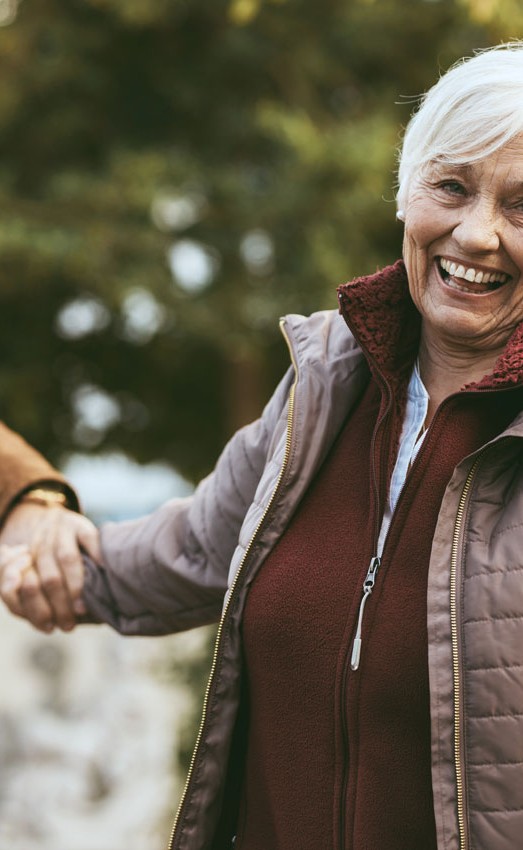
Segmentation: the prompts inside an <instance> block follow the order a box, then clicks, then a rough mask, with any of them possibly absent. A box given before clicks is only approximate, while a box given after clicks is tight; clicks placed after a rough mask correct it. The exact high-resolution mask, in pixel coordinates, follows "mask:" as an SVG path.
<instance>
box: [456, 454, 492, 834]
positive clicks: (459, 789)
mask: <svg viewBox="0 0 523 850" xmlns="http://www.w3.org/2000/svg"><path fill="white" fill-rule="evenodd" d="M485 451H486V449H483V451H482V452H480V454H479V455H478V456H477V457H476V460H475V461H474V463H473V464H472V466H471V468H470V470H469V473H468V475H467V478H466V479H465V484H464V485H463V490H462V493H461V497H460V500H459V503H458V510H457V513H456V520H455V523H454V532H453V535H452V548H451V555H450V628H451V643H452V678H453V685H454V764H455V775H456V801H457V812H458V832H459V850H468V846H469V843H468V831H467V822H468V817H467V803H466V795H465V765H464V753H463V698H462V687H463V675H462V653H461V651H460V631H461V617H460V609H459V606H458V593H459V584H460V582H459V579H460V578H461V576H460V575H458V572H460V567H461V562H460V560H459V557H458V556H459V553H460V550H461V546H460V543H461V540H462V529H463V524H464V520H465V515H466V509H467V505H468V500H469V496H470V491H471V489H472V484H473V482H474V478H475V476H476V472H477V470H478V466H479V463H480V461H481V458H482V457H483V454H484V453H485Z"/></svg>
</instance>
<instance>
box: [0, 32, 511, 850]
mask: <svg viewBox="0 0 523 850" xmlns="http://www.w3.org/2000/svg"><path fill="white" fill-rule="evenodd" d="M399 177H400V189H399V193H398V200H399V203H400V205H401V209H400V210H398V218H399V220H400V221H403V222H404V224H405V233H404V258H403V260H398V261H397V262H396V263H395V264H394V265H393V266H390V267H388V268H385V269H383V270H381V271H379V272H377V273H375V274H373V275H371V276H365V277H360V278H357V279H356V280H353V281H351V282H350V283H347V284H345V285H343V286H340V287H339V289H338V297H339V312H338V311H334V310H331V311H324V312H320V313H315V314H313V315H312V316H310V317H308V318H304V317H300V316H296V315H290V316H287V317H286V318H284V319H283V320H282V322H281V327H282V331H283V334H284V336H285V339H286V341H287V343H288V345H289V350H290V355H291V361H292V366H291V368H289V371H288V373H287V374H286V375H285V376H284V378H283V380H282V382H281V383H280V385H279V387H278V388H277V390H276V392H275V393H274V395H273V397H272V399H271V400H270V401H269V403H268V404H267V407H266V408H265V410H264V412H263V414H262V416H261V418H260V420H259V421H257V422H255V423H253V424H252V425H249V426H247V427H246V428H244V429H242V430H241V431H239V432H238V433H237V434H236V435H235V436H234V437H233V438H232V440H231V441H230V442H229V444H228V445H227V446H226V448H225V449H224V452H223V454H222V455H221V457H220V459H219V461H218V463H217V466H216V469H215V470H214V472H213V473H212V474H211V475H210V476H209V477H208V478H206V479H205V480H204V481H202V482H201V484H200V485H199V487H198V488H197V490H196V492H195V493H194V495H191V496H190V497H188V498H186V499H173V500H171V501H169V502H167V503H166V504H165V505H164V506H163V507H162V508H160V509H159V510H158V511H156V512H154V513H153V514H151V515H150V516H148V517H144V518H141V519H138V520H133V521H130V522H125V523H114V524H110V525H106V526H104V527H102V529H101V535H100V537H101V549H102V552H103V556H102V557H101V559H100V561H101V562H98V563H96V562H95V561H94V560H86V563H85V579H84V585H83V602H84V604H85V606H86V609H87V611H88V614H87V616H86V617H84V618H83V619H86V620H91V621H92V620H96V621H105V622H108V623H110V624H111V625H112V626H113V627H114V628H116V629H118V630H119V631H121V632H124V633H127V634H151V633H154V634H163V633H166V632H173V631H179V630H183V629H188V628H192V627H193V626H196V625H201V624H204V623H207V622H211V621H213V620H220V626H219V628H218V633H217V634H218V637H217V643H216V648H215V655H214V660H213V664H212V668H211V674H210V679H209V685H208V689H207V693H206V697H205V702H204V709H203V715H202V722H201V727H200V731H199V734H198V738H197V743H196V747H195V752H194V756H193V759H192V761H191V768H190V773H189V776H188V779H187V783H186V786H185V790H184V793H183V795H182V800H181V803H180V806H179V809H178V814H177V816H176V819H175V823H174V827H173V831H172V836H171V842H170V847H171V850H231V848H232V847H234V848H235V850H268V848H270V850H276V848H288V850H294V848H299V850H319V849H320V848H321V850H349V848H351V850H364V848H372V850H377V848H380V850H385V848H386V850H472V848H474V850H514V848H516V847H519V846H521V831H522V824H523V688H522V686H521V670H522V668H523V649H522V647H523V593H522V592H521V576H522V573H523V533H522V528H523V526H522V517H523V280H522V275H523V238H522V237H523V42H522V43H514V44H510V45H506V46H501V47H499V48H497V49H495V50H492V51H486V52H483V53H480V54H478V55H476V56H475V57H473V58H472V59H470V60H467V61H464V62H462V63H460V64H459V65H458V66H457V67H456V68H454V69H452V70H451V71H450V72H449V73H448V74H447V75H445V76H444V77H442V78H441V80H440V81H439V82H438V83H437V84H436V85H435V87H434V88H433V89H432V90H431V91H430V92H429V93H428V94H427V96H426V97H425V98H424V99H423V100H422V102H421V105H420V109H419V111H418V112H417V114H416V115H415V117H414V118H413V120H412V123H411V124H410V125H409V127H408V128H407V132H406V135H405V143H404V149H403V155H402V158H401V164H400V169H399ZM340 314H341V315H340ZM31 557H32V556H31V553H30V552H29V551H23V552H20V550H15V551H14V552H9V551H8V550H4V551H3V552H2V553H0V575H6V574H9V576H10V577H11V581H12V582H13V584H12V586H11V588H9V589H8V588H6V586H5V584H2V582H0V591H1V592H2V595H3V598H4V599H5V601H6V603H7V604H8V606H9V607H11V610H13V611H15V612H18V613H20V612H22V613H24V614H25V615H26V616H27V617H28V618H29V619H31V618H32V614H31V612H32V611H33V612H34V611H35V610H36V607H35V599H36V601H37V602H38V601H40V602H41V601H42V599H43V597H44V594H45V589H44V588H40V589H38V588H36V589H35V585H34V581H35V570H34V569H31ZM2 569H3V572H2ZM26 571H29V574H31V576H32V581H33V584H32V588H31V590H32V596H28V595H27V587H26V581H27V578H26V576H27V572H26ZM15 579H16V581H15ZM13 587H14V588H15V589H14V590H13ZM38 593H40V596H38ZM35 594H36V595H35ZM29 602H31V603H32V607H31V605H29ZM24 606H25V607H24ZM34 621H35V617H34V616H33V622H34ZM37 624H38V623H37Z"/></svg>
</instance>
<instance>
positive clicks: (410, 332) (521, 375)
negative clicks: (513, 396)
mask: <svg viewBox="0 0 523 850" xmlns="http://www.w3.org/2000/svg"><path fill="white" fill-rule="evenodd" d="M338 300H339V307H340V313H341V315H342V316H343V318H344V319H345V321H346V323H347V325H348V326H349V328H350V330H351V331H352V333H353V334H354V336H355V337H356V339H357V341H358V343H359V345H360V346H361V348H362V350H363V353H364V354H365V356H366V358H367V360H368V362H369V366H370V369H371V371H372V373H373V375H374V377H375V378H376V379H377V380H380V381H383V380H384V381H385V382H386V383H387V384H388V385H389V387H390V389H391V390H392V391H393V392H394V391H395V390H397V389H398V388H399V387H400V386H404V384H405V380H406V378H407V377H408V376H409V375H410V373H411V371H412V367H413V365H414V361H415V359H416V356H417V353H418V348H419V340H420V330H421V317H420V314H419V313H418V310H417V309H416V307H415V305H414V302H413V301H412V299H411V297H410V293H409V286H408V279H407V271H406V269H405V264H404V263H403V260H398V261H397V262H396V263H394V265H392V266H387V267H386V268H384V269H382V270H380V271H378V272H376V273H375V274H373V275H367V276H365V277H357V278H355V279H354V280H352V281H349V282H348V283H344V284H342V285H341V286H340V287H338ZM516 384H523V322H522V323H521V324H520V325H518V327H517V328H516V330H515V331H514V333H513V334H512V336H511V337H510V339H509V340H508V342H507V345H506V347H505V350H504V351H503V353H502V354H501V356H500V357H499V358H498V360H497V361H496V363H495V364H494V368H493V370H492V372H491V373H490V374H489V375H485V377H484V378H482V379H481V381H479V382H477V383H473V384H468V385H467V387H466V388H465V389H466V390H467V391H471V390H482V391H483V390H493V389H503V388H508V387H513V386H514V385H516Z"/></svg>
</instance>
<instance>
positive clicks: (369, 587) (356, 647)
mask: <svg viewBox="0 0 523 850" xmlns="http://www.w3.org/2000/svg"><path fill="white" fill-rule="evenodd" d="M356 339H357V337H356ZM382 383H383V387H382V391H383V392H384V393H385V392H387V394H388V399H387V403H386V407H385V410H384V412H383V414H382V415H381V416H380V418H379V420H378V422H377V423H376V427H375V431H374V435H373V438H372V447H371V458H372V460H371V464H372V486H373V492H374V502H375V521H374V539H373V541H372V545H373V547H374V550H375V551H376V550H377V547H378V538H379V529H380V516H379V512H380V510H379V509H380V492H381V490H380V487H382V486H383V482H382V481H381V480H380V481H378V475H377V473H376V463H375V446H376V435H377V433H378V429H379V428H381V427H382V425H383V423H384V421H385V420H386V417H387V415H388V414H389V412H390V408H391V394H390V390H389V388H388V384H386V383H385V382H382ZM382 466H383V464H382V463H381V462H380V470H381V467H382ZM381 477H383V476H381ZM380 566H381V559H380V558H379V557H378V556H377V555H373V556H372V557H371V559H370V563H369V567H368V569H367V573H366V575H365V578H364V580H363V593H362V597H361V601H360V606H359V609H358V621H357V626H356V634H355V637H354V638H353V642H352V650H351V657H350V668H351V670H353V671H356V670H357V669H358V667H359V663H360V657H361V646H362V637H361V635H362V627H363V615H364V612H365V606H366V604H367V600H368V598H369V596H370V595H371V593H372V591H373V590H374V584H375V582H376V578H377V574H378V570H379V568H380ZM348 668H349V664H348V663H347V661H345V664H344V668H343V678H342V684H341V690H340V694H341V704H340V711H341V732H342V743H343V752H342V756H343V758H342V768H341V769H342V778H341V792H340V800H341V809H340V823H339V847H340V850H343V848H344V847H345V808H346V801H345V797H346V794H347V783H348V761H349V733H348V728H347V726H348V724H347V706H346V693H347V677H348V674H349V670H348ZM345 762H347V764H345Z"/></svg>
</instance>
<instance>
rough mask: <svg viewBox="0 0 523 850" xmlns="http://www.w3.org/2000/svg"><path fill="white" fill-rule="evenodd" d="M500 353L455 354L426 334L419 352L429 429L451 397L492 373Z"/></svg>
mask: <svg viewBox="0 0 523 850" xmlns="http://www.w3.org/2000/svg"><path fill="white" fill-rule="evenodd" d="M500 353H501V352H500V351H497V350H496V351H481V350H479V351H474V350H473V349H464V350H452V349H451V348H447V347H445V346H444V345H441V344H437V343H435V342H434V341H432V340H427V339H426V337H424V335H423V334H422V338H421V343H420V349H419V370H420V376H421V380H422V381H423V383H424V385H425V388H426V390H427V392H428V394H429V399H430V401H429V409H428V414H427V420H426V425H427V426H428V425H429V424H430V422H431V420H432V417H433V416H434V414H435V412H436V410H437V409H438V407H439V406H440V404H441V402H442V401H444V400H445V399H446V398H447V397H448V396H450V395H453V394H454V393H457V392H459V391H460V390H461V389H462V387H464V386H465V385H466V384H472V383H476V382H477V381H480V380H481V379H482V378H483V377H484V376H485V375H487V374H488V373H489V372H491V371H492V369H493V367H494V364H495V362H496V360H497V359H498V357H499V354H500Z"/></svg>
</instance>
